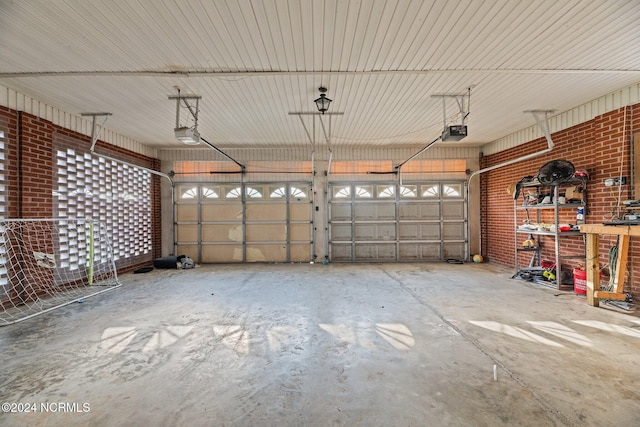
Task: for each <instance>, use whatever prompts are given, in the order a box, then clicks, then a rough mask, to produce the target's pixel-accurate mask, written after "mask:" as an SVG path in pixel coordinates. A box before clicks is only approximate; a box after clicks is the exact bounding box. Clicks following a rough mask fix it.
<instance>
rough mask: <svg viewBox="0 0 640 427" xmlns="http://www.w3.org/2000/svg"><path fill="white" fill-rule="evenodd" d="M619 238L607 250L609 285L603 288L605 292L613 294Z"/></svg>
mask: <svg viewBox="0 0 640 427" xmlns="http://www.w3.org/2000/svg"><path fill="white" fill-rule="evenodd" d="M619 240H620V237H618V239H617V240H616V244H615V245H613V246H611V247H610V248H609V283H607V286H606V287H605V290H606V291H607V292H613V284H614V281H615V280H616V266H617V265H618V264H617V262H618V241H619Z"/></svg>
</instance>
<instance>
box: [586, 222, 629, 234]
mask: <svg viewBox="0 0 640 427" xmlns="http://www.w3.org/2000/svg"><path fill="white" fill-rule="evenodd" d="M580 231H581V232H582V233H585V234H615V235H617V236H640V225H604V224H582V225H581V226H580Z"/></svg>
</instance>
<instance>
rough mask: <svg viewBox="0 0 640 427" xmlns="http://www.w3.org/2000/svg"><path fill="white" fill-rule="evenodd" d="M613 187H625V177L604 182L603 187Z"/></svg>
mask: <svg viewBox="0 0 640 427" xmlns="http://www.w3.org/2000/svg"><path fill="white" fill-rule="evenodd" d="M614 185H627V177H626V176H619V177H616V178H608V179H605V180H604V186H605V187H613V186H614Z"/></svg>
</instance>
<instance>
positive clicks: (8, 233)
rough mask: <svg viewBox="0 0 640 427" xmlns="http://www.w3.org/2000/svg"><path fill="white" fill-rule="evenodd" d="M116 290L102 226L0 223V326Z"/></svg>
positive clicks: (37, 221)
mask: <svg viewBox="0 0 640 427" xmlns="http://www.w3.org/2000/svg"><path fill="white" fill-rule="evenodd" d="M119 286H121V283H120V282H119V280H118V275H117V271H116V266H115V260H114V254H113V248H112V246H111V243H110V240H109V236H108V234H107V227H106V224H104V223H103V222H100V221H94V220H90V219H82V218H80V219H69V218H53V219H51V218H47V219H0V326H6V325H10V324H13V323H17V322H20V321H23V320H26V319H29V318H31V317H34V316H38V315H40V314H43V313H46V312H49V311H51V310H55V309H57V308H60V307H63V306H65V305H68V304H71V303H74V302H82V301H83V300H84V299H85V298H89V297H91V296H94V295H98V294H101V293H103V292H107V291H110V290H113V289H116V288H117V287H119Z"/></svg>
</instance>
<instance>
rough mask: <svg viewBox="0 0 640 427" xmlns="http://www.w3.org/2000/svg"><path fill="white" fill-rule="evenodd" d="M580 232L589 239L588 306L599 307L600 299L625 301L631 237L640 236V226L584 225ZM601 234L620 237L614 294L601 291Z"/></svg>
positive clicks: (587, 242) (587, 263) (587, 243)
mask: <svg viewBox="0 0 640 427" xmlns="http://www.w3.org/2000/svg"><path fill="white" fill-rule="evenodd" d="M580 231H581V232H582V233H585V234H586V237H587V239H586V240H587V241H586V245H587V260H586V261H587V262H586V270H587V304H589V305H592V306H594V307H598V306H599V305H600V299H610V300H617V301H625V300H626V298H627V294H625V292H624V279H625V276H626V274H627V256H628V255H629V240H630V239H631V236H640V225H603V224H582V225H581V226H580ZM600 234H609V235H615V236H620V239H619V242H618V259H617V261H616V274H615V277H614V278H613V290H612V292H607V291H601V290H600V262H599V260H598V243H599V235H600Z"/></svg>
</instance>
